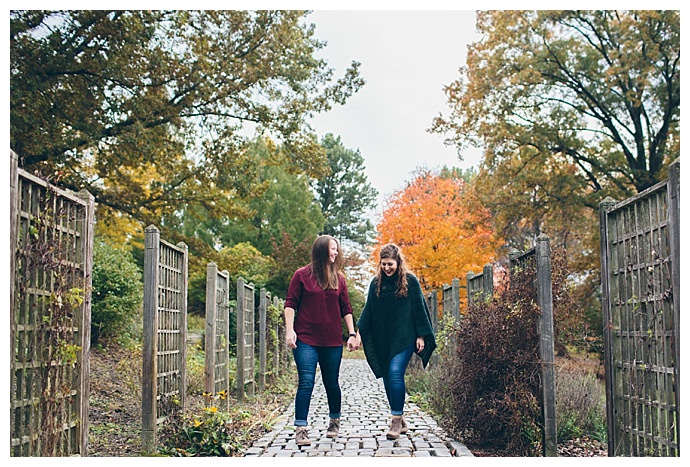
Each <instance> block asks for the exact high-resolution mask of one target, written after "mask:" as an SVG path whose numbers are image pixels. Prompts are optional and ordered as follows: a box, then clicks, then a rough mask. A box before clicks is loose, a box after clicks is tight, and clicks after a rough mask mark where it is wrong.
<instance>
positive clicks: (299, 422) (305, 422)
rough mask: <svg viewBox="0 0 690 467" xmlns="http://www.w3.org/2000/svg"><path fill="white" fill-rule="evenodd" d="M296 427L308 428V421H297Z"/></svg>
mask: <svg viewBox="0 0 690 467" xmlns="http://www.w3.org/2000/svg"><path fill="white" fill-rule="evenodd" d="M295 426H307V421H306V420H295Z"/></svg>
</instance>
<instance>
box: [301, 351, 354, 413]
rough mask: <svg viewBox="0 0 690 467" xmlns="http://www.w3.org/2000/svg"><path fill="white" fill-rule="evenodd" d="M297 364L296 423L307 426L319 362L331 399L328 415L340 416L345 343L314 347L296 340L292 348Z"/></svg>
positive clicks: (324, 384)
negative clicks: (340, 378) (295, 346)
mask: <svg viewBox="0 0 690 467" xmlns="http://www.w3.org/2000/svg"><path fill="white" fill-rule="evenodd" d="M292 355H293V357H294V358H295V365H296V366H297V375H298V377H299V384H298V386H297V394H296V395H295V426H306V425H307V416H308V415H309V404H310V403H311V395H312V392H313V391H314V381H315V379H316V364H317V363H318V364H319V367H320V368H321V379H322V380H323V386H324V388H326V398H327V400H328V411H329V414H328V416H329V417H331V418H340V403H341V397H342V396H341V393H340V383H339V382H338V376H339V373H340V361H341V360H342V358H343V346H342V345H341V346H338V347H314V346H311V345H309V344H305V343H304V342H301V341H300V340H299V339H297V348H296V349H292Z"/></svg>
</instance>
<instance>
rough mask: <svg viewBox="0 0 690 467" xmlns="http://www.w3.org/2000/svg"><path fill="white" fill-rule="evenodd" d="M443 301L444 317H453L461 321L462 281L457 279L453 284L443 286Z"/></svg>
mask: <svg viewBox="0 0 690 467" xmlns="http://www.w3.org/2000/svg"><path fill="white" fill-rule="evenodd" d="M441 299H442V300H443V302H442V306H443V315H444V316H453V317H454V318H455V319H460V280H459V279H457V278H455V279H453V280H452V281H451V284H443V287H442V288H441Z"/></svg>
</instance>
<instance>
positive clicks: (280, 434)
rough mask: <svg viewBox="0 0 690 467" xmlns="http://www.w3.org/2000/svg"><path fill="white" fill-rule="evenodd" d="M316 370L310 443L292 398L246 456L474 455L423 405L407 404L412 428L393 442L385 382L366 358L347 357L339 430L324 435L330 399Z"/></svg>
mask: <svg viewBox="0 0 690 467" xmlns="http://www.w3.org/2000/svg"><path fill="white" fill-rule="evenodd" d="M320 376H321V374H320V372H318V371H317V379H316V383H315V385H314V393H313V395H312V401H311V404H310V408H309V423H310V426H309V439H310V440H311V443H312V444H311V445H310V446H297V444H296V443H295V428H294V426H292V421H293V420H294V414H295V407H294V401H293V402H292V403H291V404H290V405H289V406H288V407H287V408H286V410H285V412H284V413H283V415H281V416H280V417H279V418H278V419H277V420H276V422H275V424H274V428H273V430H272V431H271V432H270V433H268V434H266V435H264V436H262V437H261V438H260V439H259V440H257V441H256V442H255V443H254V444H253V445H252V446H250V447H248V449H247V451H246V452H245V456H246V457H346V456H347V457H452V456H455V457H473V455H472V453H471V452H470V451H469V450H468V449H467V448H466V447H465V446H464V445H463V444H462V443H460V442H458V441H456V440H454V439H452V438H450V437H449V436H448V435H447V434H446V433H445V431H444V430H443V429H442V428H441V427H439V426H438V424H437V423H436V421H435V420H434V419H433V418H432V417H431V416H430V415H428V414H426V413H424V412H423V411H422V410H421V409H420V408H419V406H417V405H416V404H414V403H411V402H409V401H406V402H405V421H406V422H407V425H408V426H409V431H408V432H407V433H406V434H404V435H400V438H398V439H397V440H389V439H387V438H386V433H387V432H388V429H389V428H390V420H391V415H390V410H389V407H388V401H387V400H386V395H385V391H384V388H383V381H382V380H381V379H375V378H374V375H373V373H372V372H371V369H370V368H369V365H368V364H367V362H366V360H359V359H343V362H342V366H341V368H340V388H341V391H342V408H341V418H340V432H339V434H338V436H337V437H336V438H335V439H331V438H328V437H326V428H327V426H328V402H327V400H326V392H325V390H324V388H323V383H322V382H321V377H320Z"/></svg>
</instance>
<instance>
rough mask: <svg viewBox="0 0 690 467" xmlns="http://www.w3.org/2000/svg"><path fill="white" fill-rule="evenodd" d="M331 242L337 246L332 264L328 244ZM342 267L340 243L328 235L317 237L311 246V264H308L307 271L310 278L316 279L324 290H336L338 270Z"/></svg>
mask: <svg viewBox="0 0 690 467" xmlns="http://www.w3.org/2000/svg"><path fill="white" fill-rule="evenodd" d="M331 240H333V241H334V242H335V243H336V245H338V257H337V258H336V259H335V262H334V263H331V261H330V259H329V256H330V243H331ZM342 265H343V251H342V250H341V249H340V242H338V240H337V239H336V238H335V237H332V236H330V235H319V236H318V237H316V240H314V243H313V244H312V246H311V263H309V270H310V271H311V274H312V276H313V277H314V279H316V283H317V284H319V287H321V288H322V289H324V290H328V289H335V290H337V289H338V277H339V274H340V268H341V267H342Z"/></svg>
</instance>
